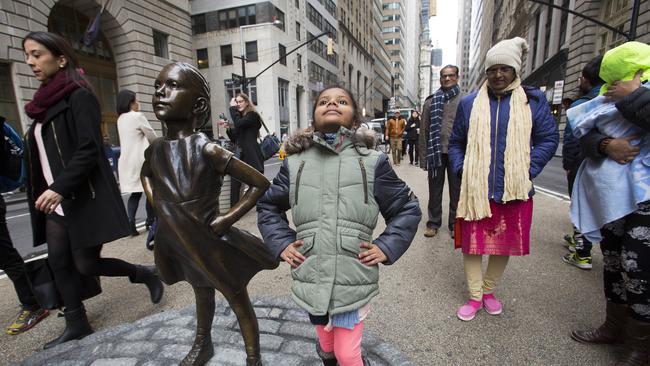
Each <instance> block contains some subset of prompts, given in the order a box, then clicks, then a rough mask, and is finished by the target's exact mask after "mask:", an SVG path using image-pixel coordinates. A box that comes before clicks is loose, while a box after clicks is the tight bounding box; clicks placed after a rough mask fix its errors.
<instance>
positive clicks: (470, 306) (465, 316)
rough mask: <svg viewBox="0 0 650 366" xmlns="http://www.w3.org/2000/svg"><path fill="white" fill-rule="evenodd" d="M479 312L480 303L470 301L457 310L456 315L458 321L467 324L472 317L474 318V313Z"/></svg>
mask: <svg viewBox="0 0 650 366" xmlns="http://www.w3.org/2000/svg"><path fill="white" fill-rule="evenodd" d="M479 310H481V302H480V301H476V300H472V299H470V300H467V302H466V303H465V304H464V305H463V306H461V307H460V308H458V311H457V312H456V315H457V316H458V319H460V320H464V321H466V322H468V321H470V320H472V319H474V316H476V313H477V312H478V311H479Z"/></svg>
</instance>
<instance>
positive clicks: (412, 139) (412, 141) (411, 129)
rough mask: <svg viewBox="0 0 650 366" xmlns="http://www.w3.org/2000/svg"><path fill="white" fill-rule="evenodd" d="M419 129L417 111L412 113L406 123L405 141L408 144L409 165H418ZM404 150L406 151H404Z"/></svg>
mask: <svg viewBox="0 0 650 366" xmlns="http://www.w3.org/2000/svg"><path fill="white" fill-rule="evenodd" d="M419 129H420V115H419V114H418V112H417V111H413V113H412V114H411V117H409V120H408V122H406V141H407V143H408V152H409V164H411V165H413V161H415V164H416V165H417V164H418V155H419V154H420V152H419V151H418V131H419ZM405 150H406V149H405Z"/></svg>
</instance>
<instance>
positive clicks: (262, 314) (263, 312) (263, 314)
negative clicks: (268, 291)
mask: <svg viewBox="0 0 650 366" xmlns="http://www.w3.org/2000/svg"><path fill="white" fill-rule="evenodd" d="M254 310H255V316H257V317H258V318H268V316H269V313H270V312H271V309H270V308H254Z"/></svg>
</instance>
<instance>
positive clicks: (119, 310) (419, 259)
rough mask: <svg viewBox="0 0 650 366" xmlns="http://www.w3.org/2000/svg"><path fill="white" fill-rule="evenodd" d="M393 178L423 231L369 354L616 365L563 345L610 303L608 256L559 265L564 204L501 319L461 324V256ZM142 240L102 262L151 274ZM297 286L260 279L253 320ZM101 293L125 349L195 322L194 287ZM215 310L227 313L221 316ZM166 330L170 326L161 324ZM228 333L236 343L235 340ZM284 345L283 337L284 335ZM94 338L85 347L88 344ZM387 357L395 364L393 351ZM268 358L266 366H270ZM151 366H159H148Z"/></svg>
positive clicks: (10, 347)
mask: <svg viewBox="0 0 650 366" xmlns="http://www.w3.org/2000/svg"><path fill="white" fill-rule="evenodd" d="M397 173H398V175H399V176H400V177H401V178H402V179H404V180H406V181H407V183H408V184H409V185H410V186H411V188H412V189H413V191H414V192H415V194H416V195H417V196H418V197H419V198H420V206H421V207H422V208H423V211H424V212H425V219H424V220H423V221H422V222H421V223H420V227H419V232H418V234H417V236H416V239H415V241H414V242H413V244H412V246H411V248H410V249H409V250H408V251H407V253H406V254H405V255H404V256H403V257H402V258H401V260H400V261H398V262H397V263H396V264H395V265H393V266H387V267H382V269H381V283H380V291H381V293H380V295H379V296H377V297H376V298H375V299H374V301H373V310H372V311H371V313H370V315H369V316H368V318H367V320H366V328H365V329H366V334H367V335H368V336H367V337H366V339H367V340H370V342H371V343H373V342H375V341H377V342H379V340H382V341H383V342H386V345H387V347H391V346H393V347H395V349H397V350H398V351H399V352H401V353H402V354H403V355H404V356H406V357H407V358H408V359H409V360H410V361H411V362H413V363H414V364H416V365H466V364H479V365H504V364H505V365H567V364H573V365H582V364H590V365H606V364H610V363H612V361H613V360H614V359H615V355H616V352H617V349H616V348H613V347H607V346H595V347H589V346H584V345H581V344H577V343H575V342H573V341H571V340H570V338H569V337H568V334H569V331H570V330H571V329H575V328H580V327H587V326H593V325H598V324H600V322H601V321H602V319H603V317H604V296H603V293H602V279H601V277H602V257H601V256H600V254H599V253H598V252H599V251H598V249H595V255H594V269H593V270H592V271H581V270H578V269H576V268H575V267H570V266H568V265H566V264H565V263H563V262H562V260H561V256H562V255H563V254H564V253H565V249H564V247H563V246H562V244H561V242H562V236H563V234H564V232H568V231H569V229H570V227H571V226H570V223H569V220H568V217H567V212H568V204H567V203H566V202H564V201H561V200H558V199H556V198H551V197H548V196H544V195H542V194H537V195H536V196H535V199H534V202H535V211H534V217H533V228H532V233H531V242H532V244H531V253H532V254H531V255H530V256H526V257H517V258H512V259H511V261H510V263H509V266H508V268H507V270H506V273H505V275H504V278H503V281H502V285H501V286H500V287H499V290H498V291H497V293H496V295H497V296H498V297H499V298H500V299H501V300H502V301H503V303H504V312H503V314H502V315H500V316H490V315H488V314H486V313H485V312H480V313H479V314H478V315H477V317H476V318H475V319H474V320H473V321H471V322H462V321H460V320H458V319H457V318H456V315H455V312H456V309H457V307H458V306H460V305H461V304H462V303H463V302H464V301H466V296H467V294H466V289H465V279H464V274H463V266H462V261H461V256H460V253H459V252H458V251H454V250H453V243H452V240H451V239H450V237H449V235H448V232H447V230H446V229H445V228H444V227H443V228H442V229H441V232H440V233H439V234H438V236H436V237H435V238H432V239H429V238H425V237H424V236H423V235H422V233H423V232H424V228H425V223H426V203H427V195H426V192H427V182H426V173H425V172H423V171H422V170H420V169H419V168H417V167H413V166H410V165H408V164H403V165H402V166H401V167H397ZM445 213H446V210H445ZM255 218H256V215H255V213H254V212H250V213H249V214H247V215H246V216H245V217H244V218H243V219H242V220H241V221H240V222H239V223H238V224H237V226H238V227H240V228H244V229H247V230H250V231H252V232H255V233H257V232H258V231H257V228H256V222H255ZM379 221H380V224H379V227H378V229H377V231H376V234H378V233H379V232H381V230H383V220H381V219H380V220H379ZM144 240H145V237H144V235H140V236H138V237H135V238H125V239H121V240H118V241H116V242H114V243H111V244H109V245H106V246H105V249H104V251H103V255H104V256H105V257H118V258H123V259H126V260H129V261H131V262H133V263H143V264H150V263H153V255H152V253H151V252H149V251H147V250H146V249H145V248H144ZM290 284H291V277H290V273H289V267H288V266H286V265H281V266H280V268H279V269H277V270H274V271H264V272H261V273H259V274H258V275H257V276H256V277H255V278H253V280H252V281H251V283H250V285H249V287H248V289H249V293H250V294H251V297H252V298H254V299H257V300H259V301H260V303H258V305H257V306H258V310H259V308H268V309H271V310H269V315H270V312H272V311H273V307H272V306H270V305H268V306H267V305H266V303H265V301H268V302H269V303H271V302H272V301H279V302H283V301H285V300H286V299H288V297H289V294H290ZM102 285H103V288H104V292H103V293H102V294H101V295H99V296H97V297H95V298H93V299H91V300H89V301H87V302H86V308H87V309H88V316H89V319H90V322H91V324H92V326H93V327H94V329H95V330H96V331H98V332H101V331H105V332H107V333H111V332H116V333H118V334H117V335H116V337H117V338H116V339H126V340H125V341H123V342H126V341H128V338H126V337H127V336H128V334H127V333H126V330H124V329H134V328H129V327H134V324H136V322H138V321H141V322H142V320H141V319H142V318H145V317H147V316H151V315H154V319H165V318H167V316H168V315H167V314H171V315H169V316H170V317H171V318H174V319H173V320H170V321H172V322H174V321H178V322H179V323H184V322H186V321H189V320H188V318H184V317H186V316H191V315H186V314H190V313H191V312H192V308H193V304H194V296H193V293H192V291H191V287H190V286H189V285H188V284H186V283H180V284H176V285H173V286H168V287H166V292H165V296H164V297H163V300H162V301H161V303H160V304H158V305H152V304H151V303H150V301H149V295H148V293H147V291H146V288H145V287H144V286H143V285H132V284H130V283H129V282H128V279H126V278H108V277H103V278H102ZM0 294H3V296H1V297H0V325H2V326H3V327H4V326H6V324H9V323H10V322H11V321H12V320H13V317H14V316H15V315H16V314H17V312H18V310H19V309H18V306H17V304H16V299H15V294H14V292H13V289H12V288H11V283H10V281H8V280H4V281H0ZM221 299H222V297H221V296H220V295H218V300H221ZM287 305H288V304H287ZM219 309H220V310H219V311H224V310H223V308H222V307H220V308H219ZM287 310H288V308H287ZM276 313H277V311H276ZM224 314H226V313H220V315H219V316H222V315H224ZM157 317H158V318H157ZM179 319H181V320H179ZM271 321H273V322H278V323H280V324H279V327H280V328H279V330H281V329H282V327H283V326H285V324H287V323H286V321H288V320H286V319H283V318H282V315H279V318H271V317H266V316H260V323H262V322H271ZM291 321H295V322H296V324H306V323H304V322H299V321H298V320H291ZM145 322H146V321H145ZM161 322H162V323H164V322H163V321H162V320H161ZM162 323H161V324H162ZM137 324H141V323H137ZM174 324H176V323H174ZM269 324H273V323H269ZM161 326H162V325H161ZM174 326H182V327H183V328H184V329H185V331H183V332H179V335H178V336H179V338H181V339H182V342H181V341H180V340H179V341H178V342H179V344H180V343H182V345H181V346H180V347H178V348H177V349H176V351H174V352H175V353H174V354H177V355H180V354H184V352H185V351H186V350H187V348H186V347H189V346H190V345H191V338H192V337H191V336H189V335H188V333H187V332H189V331H190V330H191V331H193V324H191V322H188V323H184V325H174ZM63 328H64V321H63V319H61V318H57V317H56V316H50V317H48V318H47V319H45V320H44V321H43V323H42V324H39V325H38V326H36V327H35V328H34V329H32V330H30V331H29V332H27V333H25V334H23V335H19V336H8V335H5V334H4V332H3V333H2V334H1V335H0V354H2V355H3V357H2V359H0V364H7V365H8V364H16V363H18V362H20V361H22V360H24V359H25V358H27V357H28V356H30V355H33V354H35V353H36V352H38V351H39V350H40V349H41V347H42V345H43V344H44V343H45V342H47V341H49V340H51V339H53V338H54V337H56V336H58V335H59V334H60V333H61V332H62V331H63ZM159 330H160V329H159ZM159 330H158V331H159ZM221 331H222V330H221V328H219V329H216V330H215V337H214V341H215V350H217V351H218V350H219V349H220V347H222V348H221V349H230V350H231V351H227V352H241V351H242V348H243V346H235V345H234V344H235V343H232V344H223V343H221V342H219V341H217V340H218V339H220V338H217V334H220V333H221ZM229 331H230V332H234V333H236V331H235V330H232V329H230V330H229ZM150 332H151V333H148V334H147V335H142V338H141V341H138V342H145V343H146V342H148V341H150V340H154V342H155V339H156V338H159V337H163V335H158V336H154V334H156V333H154V332H153V330H151V331H150ZM156 332H157V331H156ZM103 334H105V333H103ZM129 334H130V333H129ZM223 334H226V335H227V334H229V333H223ZM272 335H276V334H272ZM280 336H282V337H284V335H282V334H280ZM305 336H306V334H303V338H302V339H288V338H287V339H285V340H284V342H286V343H285V344H294V345H299V346H300V347H299V351H298V353H297V354H299V355H302V356H304V357H306V359H307V358H308V359H312V360H313V357H314V349H313V346H312V345H309V346H308V345H307V344H308V343H311V344H313V341H310V340H309V338H308V337H305ZM133 337H135V335H133ZM92 339H93V338H91V339H90V340H88V341H86V342H91V341H92ZM265 339H266V340H265ZM273 339H275V338H272V337H268V336H265V337H263V338H262V347H263V353H265V354H268V355H271V354H273V353H274V352H275V351H273V350H272V347H275V346H274V345H273V341H272V340H273ZM292 341H299V342H304V344H303V343H291V342H292ZM82 342H83V341H82ZM97 342H98V343H97V347H100V348H101V347H102V346H101V342H99V341H97ZM78 343H79V345H70V346H64V347H71V348H74V349H75V350H76V351H72V350H71V349H65V352H62V354H64V355H70V356H71V357H72V355H74V354H76V353H74V352H77V351H79V350H80V348H79V346H80V345H81V342H78ZM108 343H110V342H108ZM226 343H227V342H226ZM84 344H85V343H84ZM110 344H112V347H117V345H116V344H114V343H110ZM138 344H140V345H142V344H144V343H133V342H132V345H134V346H133V347H132V349H133V351H129V352H133V355H131V356H128V353H126V354H125V353H120V355H121V356H120V357H121V358H125V359H124V360H122V361H123V364H125V365H144V364H147V363H146V362H144V361H138V360H146V359H148V358H146V357H142V358H141V357H140V356H139V355H141V354H142V355H143V354H145V353H146V352H149V351H147V348H146V347H152V346H144V345H143V346H142V347H140V346H138ZM237 347H240V348H237ZM283 347H285V346H282V347H281V348H280V352H285V350H286V353H285V355H294V356H295V355H296V353H290V352H289V351H288V348H286V349H285V348H283ZM287 347H289V346H287ZM100 348H97V352H98V355H97V357H95V359H102V358H103V357H109V358H110V357H117V355H118V353H117V351H116V349H115V348H112V349H109V350H107V349H104V351H106V354H104V355H102V356H101V357H100V356H99V354H101V352H102V351H101V349H100ZM366 349H367V350H369V351H370V352H371V356H372V357H373V358H374V359H375V361H380V358H382V357H383V356H384V354H382V355H380V354H379V353H378V351H377V350H376V349H375V348H372V346H368V347H366ZM151 352H154V351H151ZM170 352H171V351H170ZM223 352H225V351H223ZM387 353H390V354H395V355H397V356H399V353H397V352H395V351H390V352H387ZM147 354H150V353H147ZM86 355H89V354H86ZM268 355H267V356H265V357H271V356H268ZM35 357H38V356H37V355H35ZM219 357H221V356H219ZM237 357H238V356H237ZM237 357H236V358H237ZM239 358H240V357H239ZM95 359H93V358H88V359H84V361H83V363H76V362H72V361H71V362H70V363H69V364H75V365H76V364H83V365H91V364H92V362H94V361H95ZM126 359H129V360H126ZM171 359H172V358H170V360H171ZM219 360H220V361H215V362H213V363H212V364H215V365H216V364H227V363H223V362H224V361H226V360H225V359H221V358H219ZM384 360H386V359H384ZM102 362H104V361H102ZM102 362H99V361H98V363H97V364H96V365H100V364H111V365H113V364H117V363H111V362H109V363H102ZM239 362H241V361H239ZM382 362H383V361H382ZM389 362H392V361H389ZM401 362H402V360H401V359H399V360H395V362H394V363H388V364H402V363H401ZM153 364H156V363H152V364H151V365H153ZM164 364H166V363H164ZM265 365H267V366H272V365H273V366H274V365H284V363H283V362H280V363H271V362H270V361H269V362H267V363H266V364H265Z"/></svg>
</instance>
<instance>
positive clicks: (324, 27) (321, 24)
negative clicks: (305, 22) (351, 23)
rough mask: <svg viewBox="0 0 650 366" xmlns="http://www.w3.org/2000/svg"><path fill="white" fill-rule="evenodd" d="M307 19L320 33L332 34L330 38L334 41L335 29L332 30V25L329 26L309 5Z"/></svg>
mask: <svg viewBox="0 0 650 366" xmlns="http://www.w3.org/2000/svg"><path fill="white" fill-rule="evenodd" d="M307 18H308V19H309V20H310V21H311V22H312V23H313V24H314V25H315V26H316V27H318V29H320V30H321V31H323V32H330V33H331V34H332V38H333V39H334V41H336V38H337V32H336V28H334V26H333V25H331V24H330V23H329V22H328V21H327V20H325V19H324V18H323V16H322V15H321V14H320V13H319V12H318V11H317V10H316V9H314V7H313V6H311V5H310V4H309V3H308V4H307Z"/></svg>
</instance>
